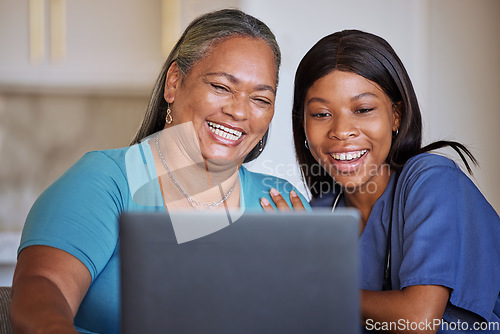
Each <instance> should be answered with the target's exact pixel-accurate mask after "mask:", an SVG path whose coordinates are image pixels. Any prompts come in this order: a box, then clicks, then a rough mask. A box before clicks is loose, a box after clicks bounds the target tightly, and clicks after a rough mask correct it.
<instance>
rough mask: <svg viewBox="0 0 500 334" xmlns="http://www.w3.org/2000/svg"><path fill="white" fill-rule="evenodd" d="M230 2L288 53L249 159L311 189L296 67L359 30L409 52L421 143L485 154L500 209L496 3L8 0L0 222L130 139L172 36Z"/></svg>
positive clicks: (3, 9)
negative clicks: (297, 141) (303, 173)
mask: <svg viewBox="0 0 500 334" xmlns="http://www.w3.org/2000/svg"><path fill="white" fill-rule="evenodd" d="M30 6H31V7H30ZM226 6H233V7H239V8H241V9H243V10H245V11H247V12H248V13H249V14H252V15H254V16H256V17H258V18H260V19H261V20H263V21H264V22H266V23H267V24H268V25H269V26H270V27H271V29H272V30H273V31H274V33H275V34H276V36H277V39H278V42H279V43H280V46H281V49H282V53H283V64H282V70H281V75H280V87H279V89H278V96H277V103H276V114H275V115H276V116H275V119H274V120H273V123H272V127H271V138H270V142H269V146H268V147H267V149H266V150H265V152H264V154H263V155H262V156H261V157H260V158H259V159H258V160H257V161H255V162H253V163H251V164H250V166H249V167H250V169H253V170H256V171H262V172H266V173H272V174H275V175H278V176H281V177H284V178H287V179H289V180H290V181H291V182H292V183H294V184H295V185H296V186H297V187H299V189H301V190H303V191H304V188H303V186H302V183H301V180H300V175H299V173H298V170H297V167H296V164H295V157H294V153H293V146H292V136H291V117H290V111H291V105H292V88H293V76H294V72H295V70H296V67H297V65H298V63H299V61H300V59H301V58H302V56H303V55H304V54H305V52H306V51H307V50H309V48H310V47H311V46H312V45H313V44H314V43H315V42H316V41H318V40H319V39H320V38H321V37H323V36H325V35H327V34H330V33H332V32H334V31H337V30H341V29H347V28H357V29H361V30H366V31H369V32H373V33H375V34H378V35H380V36H382V37H384V38H385V39H386V40H387V41H388V42H389V43H391V44H392V46H393V47H394V48H395V50H396V51H397V52H398V53H399V55H400V57H401V58H402V60H403V62H404V63H405V65H406V67H407V70H408V72H409V73H410V76H411V77H412V79H413V82H414V85H415V88H416V91H417V95H418V96H419V98H420V103H421V106H422V113H423V117H424V138H425V142H426V143H427V142H430V141H434V140H438V139H454V140H458V141H460V142H462V143H463V144H465V145H467V146H468V147H469V148H470V149H471V151H472V152H473V153H474V154H475V155H476V157H477V158H478V160H479V162H480V163H481V168H479V169H474V173H475V174H474V175H475V176H474V178H473V180H474V182H476V184H477V185H478V186H479V187H480V189H481V190H482V192H483V194H484V195H485V196H486V198H487V199H488V200H489V201H490V203H491V204H492V205H493V206H494V207H495V209H496V210H497V212H498V211H499V209H500V177H499V176H498V174H497V171H496V167H495V166H496V164H497V163H498V162H500V150H499V142H500V131H498V129H497V127H498V126H499V125H500V112H498V107H497V105H498V103H497V101H496V94H498V92H499V91H500V83H499V82H500V80H499V78H500V39H499V38H498V33H500V21H499V20H498V15H499V14H500V1H498V0H475V1H470V0H406V1H401V0H378V1H373V0H349V1H348V0H309V1H288V0H240V1H238V0H218V1H202V0H196V1H195V0H188V1H186V0H182V1H181V0H164V1H162V0H106V1H98V0H87V1H64V0H30V1H28V0H0V232H2V231H3V232H9V231H10V232H18V231H20V230H21V228H22V225H23V223H24V219H25V218H26V215H27V212H28V211H29V208H30V207H31V205H32V204H33V202H34V200H35V199H36V198H37V196H38V195H39V194H40V193H41V192H42V191H43V190H44V189H45V188H46V187H47V186H48V185H49V184H50V183H52V182H53V181H54V180H55V179H56V178H57V177H59V176H60V175H61V174H62V173H63V172H64V171H65V170H66V169H67V168H68V167H70V166H71V165H72V164H73V163H74V162H75V161H76V160H77V159H78V158H79V157H81V156H82V155H83V154H84V153H85V152H87V151H90V150H96V149H106V148H115V147H121V146H126V145H128V143H129V142H130V140H131V139H132V137H133V135H134V133H135V131H136V129H137V127H138V125H139V122H140V120H141V118H142V115H143V113H144V111H145V109H146V106H147V101H148V95H149V93H150V90H151V88H152V86H153V84H154V81H155V79H156V76H157V74H158V73H159V70H160V68H161V65H162V62H163V60H164V58H165V51H164V49H165V48H166V47H168V43H170V42H169V41H170V40H172V39H176V38H177V37H178V34H179V33H180V31H181V30H182V29H183V28H184V27H185V26H186V25H187V24H188V23H189V21H190V20H191V19H192V18H194V17H195V16H197V15H198V14H201V13H203V12H205V11H207V10H212V9H218V8H222V7H226ZM30 8H31V9H33V8H35V9H37V10H36V11H35V13H33V12H34V11H33V10H32V11H31V12H30ZM40 8H41V9H42V13H41V14H40V12H39V9H40ZM30 13H31V16H30ZM167 18H168V19H167ZM162 48H163V49H162ZM445 153H446V154H449V155H450V156H452V157H455V158H456V156H455V155H454V154H453V153H452V152H450V151H445ZM75 191H77V189H75ZM0 252H1V251H0Z"/></svg>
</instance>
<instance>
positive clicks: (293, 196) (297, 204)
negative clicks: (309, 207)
mask: <svg viewBox="0 0 500 334" xmlns="http://www.w3.org/2000/svg"><path fill="white" fill-rule="evenodd" d="M290 202H292V206H293V210H294V211H305V210H306V208H305V207H304V204H303V203H302V201H301V200H300V197H299V195H297V193H296V192H295V191H293V190H292V191H290Z"/></svg>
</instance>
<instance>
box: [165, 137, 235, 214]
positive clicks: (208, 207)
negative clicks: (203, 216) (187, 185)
mask: <svg viewBox="0 0 500 334" xmlns="http://www.w3.org/2000/svg"><path fill="white" fill-rule="evenodd" d="M155 141H156V150H157V151H158V155H159V156H160V160H161V162H162V164H163V167H165V169H166V170H167V172H168V176H170V178H171V179H172V181H173V182H174V184H175V186H176V187H177V189H179V191H180V192H181V193H182V195H183V196H184V197H186V199H187V200H188V202H189V205H191V206H192V207H193V208H196V207H195V205H198V206H203V207H205V208H207V209H210V208H214V207H216V206H219V205H221V204H222V203H224V202H225V201H226V200H227V198H228V197H229V195H231V193H232V192H233V189H234V186H235V185H236V182H237V181H238V178H236V180H235V181H234V183H233V185H232V186H231V188H230V189H229V191H228V192H227V194H226V195H225V196H224V197H223V198H222V199H221V200H220V201H218V202H214V203H203V202H198V201H197V200H195V199H193V198H192V197H191V195H189V193H188V192H187V191H186V190H184V188H183V187H182V186H181V184H180V182H179V181H178V180H177V179H176V178H175V177H174V175H173V174H172V172H171V171H170V168H168V166H167V162H166V161H165V158H163V154H162V153H161V150H160V135H157V136H156V140H155ZM219 187H220V188H221V192H222V186H219Z"/></svg>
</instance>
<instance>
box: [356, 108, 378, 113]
mask: <svg viewBox="0 0 500 334" xmlns="http://www.w3.org/2000/svg"><path fill="white" fill-rule="evenodd" d="M373 109H375V108H361V109H358V110H356V111H355V113H356V114H366V113H368V112H370V111H372V110H373Z"/></svg>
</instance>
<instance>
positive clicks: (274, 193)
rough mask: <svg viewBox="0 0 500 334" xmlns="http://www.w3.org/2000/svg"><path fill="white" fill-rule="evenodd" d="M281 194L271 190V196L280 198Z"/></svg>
mask: <svg viewBox="0 0 500 334" xmlns="http://www.w3.org/2000/svg"><path fill="white" fill-rule="evenodd" d="M279 194H280V193H279V192H278V190H276V189H274V188H271V196H278V195H279Z"/></svg>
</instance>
